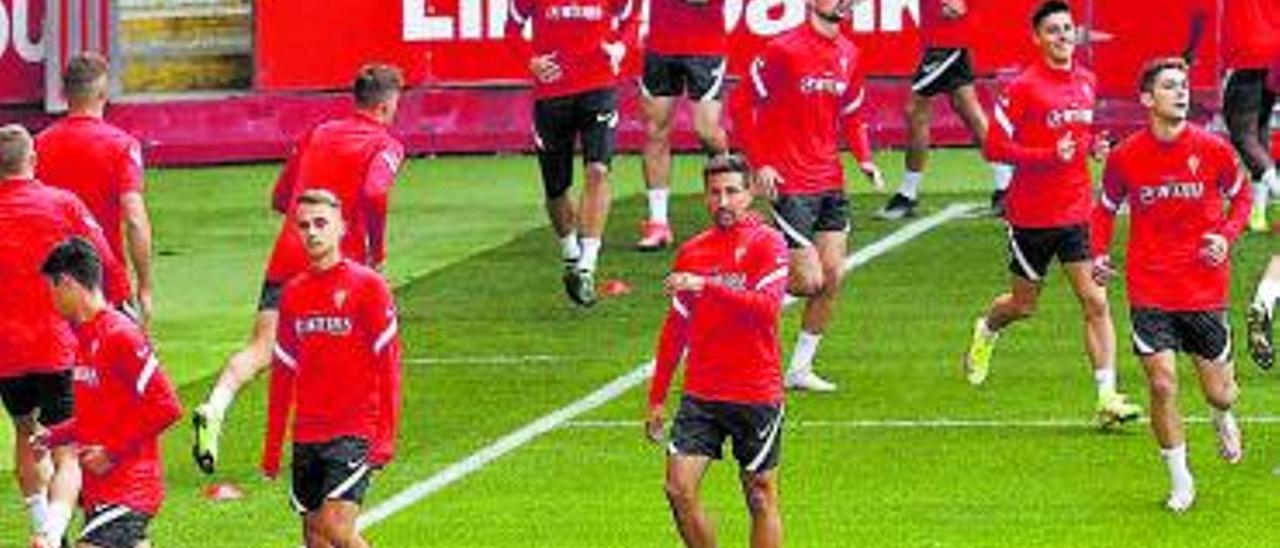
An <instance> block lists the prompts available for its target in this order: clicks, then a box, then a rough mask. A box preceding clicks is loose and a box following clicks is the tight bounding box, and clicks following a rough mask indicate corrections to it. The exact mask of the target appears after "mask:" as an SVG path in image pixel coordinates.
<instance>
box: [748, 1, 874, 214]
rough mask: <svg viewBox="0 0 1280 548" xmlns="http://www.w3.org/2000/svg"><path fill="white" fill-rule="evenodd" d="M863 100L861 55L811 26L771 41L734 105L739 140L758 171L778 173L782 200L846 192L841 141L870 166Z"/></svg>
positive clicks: (842, 38)
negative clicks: (769, 168)
mask: <svg viewBox="0 0 1280 548" xmlns="http://www.w3.org/2000/svg"><path fill="white" fill-rule="evenodd" d="M865 99H866V88H865V87H864V86H863V76H862V60H861V55H860V54H859V52H858V48H857V47H856V46H854V45H853V42H851V41H849V39H848V38H846V37H845V36H844V35H841V34H837V35H836V36H834V37H829V36H824V35H822V34H821V33H819V32H818V31H817V30H816V29H814V28H813V25H812V24H811V23H808V22H806V23H804V24H802V25H800V27H798V28H795V29H793V30H791V31H788V32H786V33H784V34H782V35H780V36H778V37H777V38H774V39H773V40H771V41H770V42H769V44H768V46H766V48H765V51H764V53H763V54H762V55H760V56H759V57H757V58H756V59H755V61H754V62H752V64H751V68H750V70H749V71H748V75H747V77H746V78H745V79H744V81H743V82H742V84H741V85H739V86H738V87H737V89H736V90H735V92H734V95H733V97H732V99H731V102H732V103H733V105H732V106H731V107H730V112H732V113H733V124H734V128H735V135H736V137H737V139H738V141H739V144H740V145H741V146H742V149H743V151H744V152H745V153H746V155H747V159H748V161H749V162H750V163H751V165H752V167H754V168H755V169H760V168H762V167H765V166H773V168H774V169H776V170H778V173H779V175H781V176H782V184H781V185H779V187H778V192H780V193H782V194H788V195H796V194H819V193H823V192H828V191H831V190H840V189H843V188H844V185H845V179H844V166H843V165H841V163H840V149H839V134H840V131H841V129H842V128H843V130H844V134H845V139H846V141H848V144H849V147H850V150H851V151H852V152H853V155H854V156H855V157H856V158H857V159H858V162H860V163H861V162H869V161H871V144H870V140H869V139H868V137H867V129H866V125H865V124H864V123H863V121H862V118H861V116H860V112H861V109H862V105H863V102H864V100H865Z"/></svg>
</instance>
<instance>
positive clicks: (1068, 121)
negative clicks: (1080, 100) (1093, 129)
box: [1046, 108, 1093, 129]
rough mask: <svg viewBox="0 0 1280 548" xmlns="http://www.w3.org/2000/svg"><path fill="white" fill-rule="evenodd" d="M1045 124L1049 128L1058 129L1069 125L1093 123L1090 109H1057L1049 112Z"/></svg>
mask: <svg viewBox="0 0 1280 548" xmlns="http://www.w3.org/2000/svg"><path fill="white" fill-rule="evenodd" d="M1046 122H1047V123H1048V125H1049V127H1050V128H1053V129H1058V128H1061V127H1063V126H1069V125H1079V124H1082V125H1090V124H1092V123H1093V109H1091V108H1059V109H1053V110H1051V111H1049V115H1048V117H1047V120H1046Z"/></svg>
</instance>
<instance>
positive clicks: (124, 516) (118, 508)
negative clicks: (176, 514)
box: [80, 504, 151, 548]
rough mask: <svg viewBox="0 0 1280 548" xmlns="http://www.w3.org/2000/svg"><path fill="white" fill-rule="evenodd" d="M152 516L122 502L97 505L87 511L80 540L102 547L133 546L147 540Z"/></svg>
mask: <svg viewBox="0 0 1280 548" xmlns="http://www.w3.org/2000/svg"><path fill="white" fill-rule="evenodd" d="M150 524H151V516H149V515H147V514H144V513H142V512H136V511H134V510H132V509H130V508H129V507H127V506H124V505H120V504H106V505H102V506H95V507H93V508H92V509H90V510H87V511H85V515H84V529H82V530H81V531H80V542H84V543H89V544H92V545H94V546H100V547H102V548H133V547H134V546H137V545H138V543H140V542H142V541H144V540H147V526H148V525H150Z"/></svg>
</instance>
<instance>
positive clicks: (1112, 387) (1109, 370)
mask: <svg viewBox="0 0 1280 548" xmlns="http://www.w3.org/2000/svg"><path fill="white" fill-rule="evenodd" d="M1093 382H1095V383H1097V384H1098V397H1099V398H1101V397H1105V396H1110V395H1112V394H1115V393H1116V368H1115V366H1112V367H1106V368H1103V369H1094V370H1093Z"/></svg>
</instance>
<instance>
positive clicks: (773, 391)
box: [649, 218, 788, 404]
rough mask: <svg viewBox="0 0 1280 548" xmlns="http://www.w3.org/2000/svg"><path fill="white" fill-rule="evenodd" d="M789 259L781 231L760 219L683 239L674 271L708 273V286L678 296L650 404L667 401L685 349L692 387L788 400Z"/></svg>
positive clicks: (735, 396)
mask: <svg viewBox="0 0 1280 548" xmlns="http://www.w3.org/2000/svg"><path fill="white" fill-rule="evenodd" d="M787 261H788V256H787V245H786V242H785V241H784V240H783V238H782V235H781V234H779V233H778V232H777V231H776V230H774V229H773V228H770V227H768V226H766V225H764V224H763V223H761V222H760V221H759V220H756V219H754V218H751V219H747V220H743V221H741V222H739V223H738V224H737V225H736V226H734V227H732V228H730V229H721V228H718V227H716V228H711V229H709V230H707V231H705V232H703V233H702V234H699V235H698V236H696V237H694V238H693V239H691V240H689V241H688V242H686V243H685V244H684V245H682V246H680V251H679V253H678V254H677V256H676V261H675V266H674V267H673V270H674V271H677V272H688V273H692V274H697V275H700V276H703V277H705V278H706V279H707V285H706V287H705V288H704V289H703V290H702V291H701V292H699V293H696V294H694V293H687V292H686V293H679V294H677V295H676V296H674V297H673V298H672V301H671V311H670V312H669V313H668V314H667V320H666V322H665V323H664V325H663V330H662V335H661V339H660V341H659V346H658V356H657V359H656V362H655V363H656V365H655V373H654V378H653V384H652V385H651V387H650V391H649V402H650V403H651V404H660V403H662V402H663V401H665V399H666V395H667V389H668V387H669V386H670V383H671V378H672V376H673V375H674V372H675V368H676V366H677V365H678V364H679V362H680V360H681V356H682V355H683V356H685V357H684V360H685V363H686V364H687V365H686V370H685V376H684V391H685V393H686V394H690V395H693V396H697V397H699V398H702V399H706V400H711V401H727V402H735V403H771V404H776V403H779V402H781V401H782V397H783V395H782V376H781V368H780V361H779V350H778V321H779V316H780V314H781V310H782V299H783V297H784V296H785V292H786V286H787ZM686 349H687V351H688V353H687V355H686V354H685V351H686Z"/></svg>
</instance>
